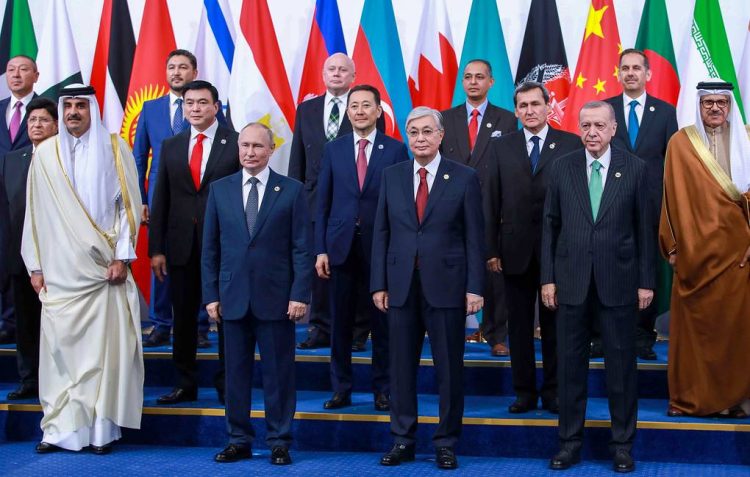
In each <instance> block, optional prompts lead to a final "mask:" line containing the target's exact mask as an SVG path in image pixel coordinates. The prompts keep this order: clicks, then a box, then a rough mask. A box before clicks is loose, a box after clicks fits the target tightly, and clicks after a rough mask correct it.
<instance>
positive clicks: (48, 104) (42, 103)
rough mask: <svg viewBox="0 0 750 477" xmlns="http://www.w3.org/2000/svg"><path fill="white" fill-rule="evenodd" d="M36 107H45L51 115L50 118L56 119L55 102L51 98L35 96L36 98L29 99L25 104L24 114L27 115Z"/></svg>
mask: <svg viewBox="0 0 750 477" xmlns="http://www.w3.org/2000/svg"><path fill="white" fill-rule="evenodd" d="M37 109H46V110H47V112H48V113H49V115H50V116H52V119H54V120H55V121H57V119H58V116H57V103H55V102H54V101H52V100H51V99H49V98H45V97H42V96H37V97H36V98H34V99H32V100H31V101H29V104H28V105H27V106H26V116H27V117H28V116H29V115H30V114H31V112H32V111H35V110H37Z"/></svg>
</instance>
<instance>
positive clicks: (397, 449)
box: [380, 444, 414, 466]
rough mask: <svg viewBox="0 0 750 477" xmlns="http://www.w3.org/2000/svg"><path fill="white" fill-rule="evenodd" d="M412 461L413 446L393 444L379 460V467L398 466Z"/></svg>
mask: <svg viewBox="0 0 750 477" xmlns="http://www.w3.org/2000/svg"><path fill="white" fill-rule="evenodd" d="M412 460H414V445H406V444H395V445H394V446H393V448H392V449H391V450H389V451H388V452H387V453H386V454H385V455H384V456H383V457H381V458H380V465H387V466H392V465H399V464H401V463H402V462H410V461H412Z"/></svg>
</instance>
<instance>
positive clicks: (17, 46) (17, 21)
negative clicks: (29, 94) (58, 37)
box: [0, 0, 38, 98]
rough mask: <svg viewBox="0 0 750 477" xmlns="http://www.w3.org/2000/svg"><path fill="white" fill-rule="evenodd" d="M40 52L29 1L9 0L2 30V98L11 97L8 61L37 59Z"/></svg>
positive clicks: (0, 47) (0, 60) (0, 62)
mask: <svg viewBox="0 0 750 477" xmlns="http://www.w3.org/2000/svg"><path fill="white" fill-rule="evenodd" d="M37 52H38V48H37V44H36V36H35V34H34V24H33V23H32V21H31V12H30V11H29V2H28V0H7V3H6V4H5V12H4V14H3V25H2V28H1V29H0V65H2V68H3V70H2V77H0V98H5V97H7V96H9V95H10V90H8V83H7V81H6V80H5V68H6V65H7V64H8V60H10V59H11V58H13V57H14V56H18V55H26V56H28V57H30V58H33V59H36V55H37Z"/></svg>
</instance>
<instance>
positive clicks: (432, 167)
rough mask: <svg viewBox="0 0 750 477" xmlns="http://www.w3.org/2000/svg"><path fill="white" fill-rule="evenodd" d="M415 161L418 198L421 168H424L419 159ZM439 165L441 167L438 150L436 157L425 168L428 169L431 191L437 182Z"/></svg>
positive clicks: (415, 195) (429, 188) (415, 185)
mask: <svg viewBox="0 0 750 477" xmlns="http://www.w3.org/2000/svg"><path fill="white" fill-rule="evenodd" d="M412 162H413V163H414V200H415V201H416V200H417V189H418V188H419V179H420V178H419V170H420V169H421V168H422V166H420V165H419V163H418V162H417V161H412ZM438 167H440V153H439V152H438V154H437V156H435V159H433V160H432V161H430V163H429V164H427V165H426V166H424V168H425V169H427V192H428V193H429V192H430V191H431V190H432V184H433V183H434V182H435V176H436V175H437V171H438Z"/></svg>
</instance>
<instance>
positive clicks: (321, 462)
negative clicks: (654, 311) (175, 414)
mask: <svg viewBox="0 0 750 477" xmlns="http://www.w3.org/2000/svg"><path fill="white" fill-rule="evenodd" d="M33 449H34V443H33V442H15V443H11V444H5V445H2V446H0V474H2V475H4V476H7V477H15V476H18V477H28V476H33V475H90V476H107V477H117V476H126V477H132V476H134V475H135V476H152V475H153V476H155V475H158V476H163V477H169V476H186V475H205V476H215V475H216V476H218V475H221V476H224V475H226V476H232V475H263V476H267V475H268V476H273V475H279V476H281V475H284V476H305V477H309V476H334V475H336V476H338V475H356V476H358V477H364V476H381V475H393V476H396V475H398V476H438V475H440V476H445V475H490V474H492V475H503V476H524V477H531V476H542V475H550V473H551V472H550V471H549V470H548V469H547V460H546V459H507V458H489V457H465V456H460V455H459V456H458V457H459V466H460V467H459V470H458V471H457V472H455V473H451V474H446V473H445V471H439V470H438V469H436V468H435V464H434V460H433V458H432V456H431V455H429V454H428V455H419V456H417V460H416V461H415V462H412V463H406V464H403V465H401V466H400V467H394V468H387V467H382V466H380V465H378V460H379V458H380V454H375V453H343V452H295V451H294V450H292V453H291V454H292V459H293V460H294V464H293V465H291V466H287V467H276V466H272V465H271V464H270V463H269V462H268V452H267V451H260V452H255V453H254V455H253V459H251V460H245V461H241V462H237V463H234V464H217V463H215V462H213V460H212V459H213V455H214V453H215V452H217V451H218V450H219V449H216V448H207V447H165V446H134V445H117V446H116V447H115V449H114V451H113V452H112V454H110V455H108V456H94V455H92V454H90V453H88V452H86V451H82V452H79V453H73V452H60V453H55V454H48V455H38V454H35V453H34V451H33ZM556 475H557V474H556ZM559 475H561V476H563V475H564V476H576V477H578V476H599V475H613V473H612V471H611V463H610V462H609V461H588V462H583V463H581V464H579V465H577V466H574V467H573V468H571V469H570V470H569V471H567V472H564V473H561V474H559ZM631 475H633V476H654V475H658V476H660V477H672V476H687V475H689V476H707V477H708V476H716V477H719V476H721V477H734V476H747V475H750V468H748V467H744V466H734V465H706V464H701V465H698V464H671V463H662V462H636V472H634V473H633V474H631Z"/></svg>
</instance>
